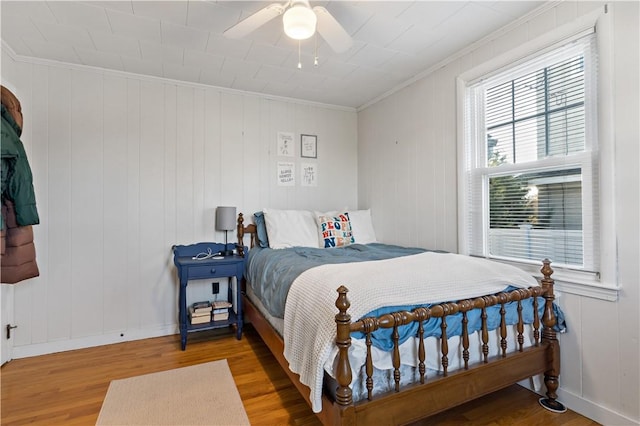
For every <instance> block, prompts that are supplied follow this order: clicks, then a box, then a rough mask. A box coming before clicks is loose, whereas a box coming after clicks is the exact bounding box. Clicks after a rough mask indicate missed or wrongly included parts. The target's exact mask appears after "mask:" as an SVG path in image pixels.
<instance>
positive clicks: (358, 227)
mask: <svg viewBox="0 0 640 426" xmlns="http://www.w3.org/2000/svg"><path fill="white" fill-rule="evenodd" d="M347 213H349V220H350V221H351V229H352V232H353V239H354V240H355V243H356V244H369V243H375V242H377V240H376V233H375V231H374V230H373V222H372V221H371V210H370V209H367V210H349V211H347Z"/></svg>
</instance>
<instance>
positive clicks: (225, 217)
mask: <svg viewBox="0 0 640 426" xmlns="http://www.w3.org/2000/svg"><path fill="white" fill-rule="evenodd" d="M216 229H217V230H218V231H233V230H234V229H236V208H235V207H223V206H220V207H218V208H217V209H216Z"/></svg>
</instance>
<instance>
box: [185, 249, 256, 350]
mask: <svg viewBox="0 0 640 426" xmlns="http://www.w3.org/2000/svg"><path fill="white" fill-rule="evenodd" d="M229 246H232V244H230V245H229ZM224 250H225V245H224V244H220V243H197V244H191V245H176V246H173V263H174V264H175V265H176V268H177V269H178V278H179V280H180V296H179V300H178V320H179V323H180V342H181V345H182V350H185V348H186V347H187V333H190V332H193V331H202V330H210V329H213V328H221V327H228V326H230V325H235V326H236V337H237V339H238V340H240V339H241V338H242V297H241V295H240V283H241V281H242V276H243V274H244V258H243V257H240V256H237V255H234V256H226V257H223V258H221V259H219V258H214V257H211V256H205V255H203V254H207V253H211V254H213V253H218V252H221V251H224ZM246 252H247V248H246V247H245V253H246ZM215 257H219V256H215ZM232 277H235V282H236V297H235V300H233V297H232V295H233V292H232V287H231V284H232V283H231V281H232V280H231V279H229V291H228V295H227V300H228V301H230V302H232V303H233V305H234V307H235V310H236V312H234V310H233V309H230V310H229V319H227V320H222V321H210V322H208V323H204V324H191V323H190V322H189V318H188V315H187V313H188V310H187V283H188V282H189V280H199V279H211V278H232Z"/></svg>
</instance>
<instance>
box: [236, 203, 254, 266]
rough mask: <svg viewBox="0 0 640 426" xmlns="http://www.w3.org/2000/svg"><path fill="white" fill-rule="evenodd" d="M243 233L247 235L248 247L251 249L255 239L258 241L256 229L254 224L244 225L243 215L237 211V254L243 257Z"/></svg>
mask: <svg viewBox="0 0 640 426" xmlns="http://www.w3.org/2000/svg"><path fill="white" fill-rule="evenodd" d="M245 234H248V235H249V239H250V240H249V249H252V248H254V247H255V246H256V241H258V231H257V228H256V225H254V224H253V223H250V224H249V225H247V226H244V217H243V216H242V213H238V255H240V256H242V257H244V247H245V245H244V236H245Z"/></svg>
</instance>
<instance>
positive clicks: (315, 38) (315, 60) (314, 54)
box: [313, 33, 318, 67]
mask: <svg viewBox="0 0 640 426" xmlns="http://www.w3.org/2000/svg"><path fill="white" fill-rule="evenodd" d="M314 41H315V47H314V51H313V66H314V67H318V33H316V34H315V37H314Z"/></svg>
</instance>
